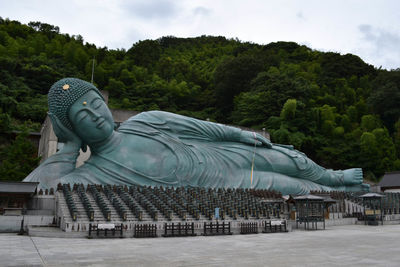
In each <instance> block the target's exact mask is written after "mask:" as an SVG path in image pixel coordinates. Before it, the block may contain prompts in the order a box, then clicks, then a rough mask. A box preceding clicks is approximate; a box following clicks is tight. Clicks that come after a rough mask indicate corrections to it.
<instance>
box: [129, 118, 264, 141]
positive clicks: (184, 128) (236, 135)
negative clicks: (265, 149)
mask: <svg viewBox="0 0 400 267" xmlns="http://www.w3.org/2000/svg"><path fill="white" fill-rule="evenodd" d="M130 120H132V121H137V122H142V123H145V124H150V125H152V126H153V127H154V128H156V129H160V131H164V132H171V133H173V134H175V135H177V136H178V137H179V138H181V139H197V140H204V141H207V140H208V141H222V142H240V143H245V144H249V145H254V143H255V142H257V144H258V145H261V144H264V145H266V146H269V145H270V142H269V140H267V139H266V138H264V137H262V136H261V135H259V134H255V133H252V132H249V131H244V130H241V129H239V128H235V127H231V126H227V125H223V124H219V123H213V122H208V121H202V120H198V119H194V118H190V117H185V116H181V115H177V114H173V113H168V112H162V111H150V112H143V113H140V114H138V115H136V116H135V117H133V118H132V119H130Z"/></svg>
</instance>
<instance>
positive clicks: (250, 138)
mask: <svg viewBox="0 0 400 267" xmlns="http://www.w3.org/2000/svg"><path fill="white" fill-rule="evenodd" d="M239 141H240V142H241V143H244V144H246V145H252V146H254V145H256V146H265V147H268V148H271V147H272V143H271V141H269V140H268V139H267V138H265V137H264V136H262V135H260V134H258V133H255V132H249V131H242V132H241V134H240V140H239Z"/></svg>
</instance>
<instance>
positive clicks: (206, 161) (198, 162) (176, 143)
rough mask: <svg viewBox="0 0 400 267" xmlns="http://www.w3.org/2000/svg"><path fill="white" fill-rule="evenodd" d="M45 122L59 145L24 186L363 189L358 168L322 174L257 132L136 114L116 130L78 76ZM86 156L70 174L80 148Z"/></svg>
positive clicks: (57, 87)
mask: <svg viewBox="0 0 400 267" xmlns="http://www.w3.org/2000/svg"><path fill="white" fill-rule="evenodd" d="M48 103H49V113H48V114H49V116H50V119H51V121H52V124H53V128H54V131H55V133H56V135H57V137H58V139H59V141H61V142H63V143H64V146H63V147H62V149H61V150H60V151H58V152H57V153H56V154H54V155H53V156H51V157H49V158H48V159H46V160H45V161H44V162H43V163H42V164H41V165H40V166H39V167H37V168H36V169H35V170H34V171H33V172H32V173H30V174H29V175H28V176H27V177H26V178H25V180H24V181H32V182H33V181H37V182H40V184H39V187H41V188H49V187H55V186H56V185H57V184H58V183H83V184H120V185H125V184H126V185H144V186H164V187H165V186H167V187H168V186H169V187H172V186H173V187H178V186H184V187H206V188H255V189H268V190H276V191H280V192H282V193H283V194H297V195H300V194H307V193H309V192H310V191H311V190H313V191H314V190H317V191H332V190H335V191H336V190H340V191H360V190H367V189H368V186H367V185H364V184H362V181H363V173H362V170H361V169H359V168H354V169H347V170H343V171H341V170H338V171H334V170H330V169H325V168H323V167H321V166H319V165H317V164H316V163H315V162H313V161H312V160H311V159H309V158H308V157H307V156H306V155H304V154H303V153H301V152H299V151H297V150H295V149H293V147H292V146H286V145H279V144H273V143H271V142H270V141H269V140H268V139H266V138H264V137H263V136H262V135H260V134H256V133H253V132H250V131H245V130H241V129H239V128H235V127H230V126H226V125H222V124H217V123H213V122H208V121H202V120H198V119H194V118H189V117H185V116H181V115H177V114H173V113H168V112H163V111H149V112H142V113H140V114H138V115H136V116H133V117H131V118H130V119H128V120H127V121H125V122H124V123H122V124H121V125H120V127H119V128H118V129H116V130H115V129H114V121H113V118H112V115H111V112H110V110H109V109H108V107H107V105H106V103H105V102H104V99H103V97H102V95H101V93H100V91H99V90H98V89H97V88H96V87H95V86H94V85H93V84H91V83H88V82H85V81H83V80H80V79H76V78H65V79H61V80H60V81H58V82H56V83H55V84H54V85H53V86H52V87H51V88H50V91H49V94H48ZM86 146H89V147H90V150H91V156H90V158H89V159H88V160H87V161H86V162H85V163H84V164H83V165H82V166H80V167H78V168H76V167H75V164H76V159H77V157H78V155H79V150H80V148H83V149H85V148H86Z"/></svg>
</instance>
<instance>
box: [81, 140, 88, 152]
mask: <svg viewBox="0 0 400 267" xmlns="http://www.w3.org/2000/svg"><path fill="white" fill-rule="evenodd" d="M81 149H82V151H83V152H86V151H87V145H86V144H85V143H84V142H82V145H81Z"/></svg>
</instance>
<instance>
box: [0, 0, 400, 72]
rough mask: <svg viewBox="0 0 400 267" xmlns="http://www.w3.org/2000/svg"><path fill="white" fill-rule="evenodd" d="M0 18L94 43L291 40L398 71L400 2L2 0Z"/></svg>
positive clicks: (115, 45)
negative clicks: (165, 39)
mask: <svg viewBox="0 0 400 267" xmlns="http://www.w3.org/2000/svg"><path fill="white" fill-rule="evenodd" d="M0 16H1V17H3V18H9V19H11V20H18V21H20V22H22V23H28V22H30V21H40V22H44V23H49V24H52V25H55V26H59V27H60V31H61V32H62V33H68V34H70V35H78V34H80V35H82V36H83V38H84V40H85V41H86V42H89V43H94V44H96V45H97V46H101V47H103V46H107V47H108V48H112V49H115V48H125V49H129V48H130V47H131V46H132V44H134V43H135V42H137V41H139V40H144V39H157V38H159V37H162V36H166V35H173V36H176V37H195V36H200V35H222V36H225V37H227V38H239V39H240V40H242V41H250V42H254V43H258V44H268V43H270V42H276V41H294V42H297V43H300V44H304V45H307V46H308V47H311V48H312V49H317V50H321V51H333V52H339V53H341V54H346V53H352V54H356V55H358V56H360V57H361V58H362V59H363V60H364V61H365V62H367V63H369V64H372V65H374V66H375V67H377V68H379V67H380V66H381V67H382V68H386V69H397V68H400V0H393V1H389V0H357V1H356V0H332V1H331V0H315V1H314V0H298V1H295V0H291V1H290V0H287V1H284V0H275V1H270V0H259V1H257V0H175V1H173V0H62V1H59V0H0Z"/></svg>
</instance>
